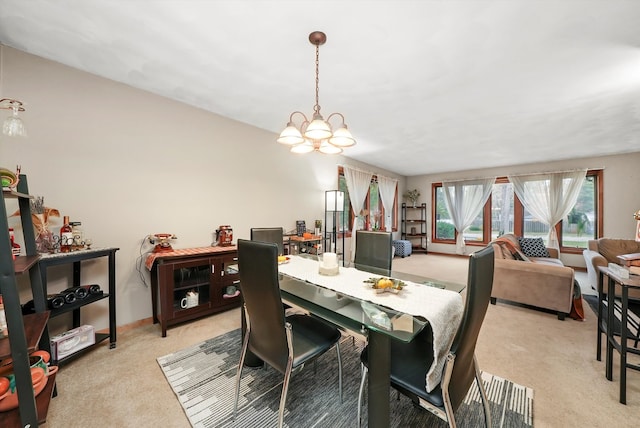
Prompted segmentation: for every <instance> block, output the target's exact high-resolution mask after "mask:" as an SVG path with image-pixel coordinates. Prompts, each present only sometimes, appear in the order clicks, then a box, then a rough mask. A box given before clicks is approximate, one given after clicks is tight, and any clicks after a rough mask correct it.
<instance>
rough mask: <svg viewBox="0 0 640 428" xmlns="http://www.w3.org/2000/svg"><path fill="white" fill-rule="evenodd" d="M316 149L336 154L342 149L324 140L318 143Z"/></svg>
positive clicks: (326, 153) (327, 153)
mask: <svg viewBox="0 0 640 428" xmlns="http://www.w3.org/2000/svg"><path fill="white" fill-rule="evenodd" d="M318 151H319V152H320V153H324V154H325V155H337V154H338V153H342V149H341V148H340V147H337V146H334V145H332V144H329V143H328V142H327V141H326V140H325V141H323V142H322V143H320V147H319V148H318Z"/></svg>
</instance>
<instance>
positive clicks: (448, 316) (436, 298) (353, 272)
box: [279, 256, 464, 392]
mask: <svg viewBox="0 0 640 428" xmlns="http://www.w3.org/2000/svg"><path fill="white" fill-rule="evenodd" d="M279 270H280V272H281V273H283V274H286V275H289V276H291V277H294V278H297V279H300V280H303V281H308V282H310V283H313V284H317V285H320V286H322V287H325V288H328V289H331V290H333V291H335V292H338V293H342V294H346V295H348V296H351V297H355V298H358V299H360V300H365V301H369V302H372V303H375V304H379V305H383V306H386V307H389V308H391V309H394V310H396V311H399V312H404V313H407V314H410V315H415V316H422V317H424V318H425V319H427V320H428V321H429V324H430V325H431V329H432V330H433V355H434V361H433V364H432V366H431V368H430V369H429V372H428V373H427V392H431V391H432V390H433V388H435V387H436V386H437V385H438V384H439V383H440V379H441V377H442V368H443V367H444V362H445V357H446V354H447V352H448V351H449V349H450V348H451V344H452V343H453V339H454V336H455V334H456V332H457V330H458V326H459V325H460V320H461V319H462V312H463V309H464V302H463V301H462V297H461V296H460V294H459V293H456V292H453V291H448V290H442V289H439V288H435V287H430V286H428V285H424V284H418V283H414V282H411V281H404V282H405V283H406V284H407V285H406V286H405V287H404V288H403V289H402V291H401V292H400V293H398V294H393V293H382V294H377V293H376V292H375V291H374V290H373V289H372V288H371V284H368V283H365V282H364V281H365V280H367V279H369V278H372V277H380V275H376V274H372V273H370V272H364V271H359V270H357V269H354V268H344V267H340V274H339V275H336V276H325V275H320V274H319V273H318V262H317V261H316V260H312V259H308V258H303V257H296V256H292V257H290V260H289V263H286V264H282V265H280V267H279Z"/></svg>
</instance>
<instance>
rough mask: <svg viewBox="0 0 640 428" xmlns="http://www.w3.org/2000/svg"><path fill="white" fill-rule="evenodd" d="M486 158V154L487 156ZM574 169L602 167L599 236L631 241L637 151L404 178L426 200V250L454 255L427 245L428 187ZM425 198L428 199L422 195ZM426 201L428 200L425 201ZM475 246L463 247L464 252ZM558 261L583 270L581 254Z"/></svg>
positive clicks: (637, 200)
mask: <svg viewBox="0 0 640 428" xmlns="http://www.w3.org/2000/svg"><path fill="white" fill-rule="evenodd" d="M487 155H488V156H490V154H487ZM576 168H590V169H596V168H604V171H603V184H604V190H603V192H604V213H602V215H603V216H604V225H603V233H602V236H606V237H610V238H623V239H633V236H634V230H635V225H636V223H635V220H633V213H634V212H636V211H637V210H638V209H640V192H638V188H639V187H640V152H636V153H628V154H624V155H616V156H603V157H596V158H582V159H571V160H563V161H556V162H548V163H544V164H529V165H520V166H511V167H502V168H488V169H479V170H473V171H460V172H453V173H447V174H433V175H422V176H414V177H408V178H407V188H409V189H413V188H418V189H419V190H420V193H421V194H422V196H421V200H427V201H429V203H428V210H427V212H428V213H427V219H428V225H429V226H428V230H429V249H430V250H431V251H436V252H442V253H450V254H455V245H451V244H434V243H431V224H432V216H431V209H432V206H431V205H432V204H431V185H432V183H437V182H441V181H443V180H455V179H470V178H483V177H494V176H495V177H500V176H506V175H509V174H523V173H534V172H546V171H561V170H568V169H576ZM426 195H428V196H426ZM425 198H428V199H425ZM477 249H479V247H473V246H467V252H473V251H475V250H477ZM561 259H562V261H563V262H564V263H565V264H566V265H569V266H575V267H585V263H584V258H583V257H582V255H581V254H579V255H575V254H562V255H561Z"/></svg>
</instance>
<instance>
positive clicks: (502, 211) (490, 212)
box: [432, 170, 603, 253]
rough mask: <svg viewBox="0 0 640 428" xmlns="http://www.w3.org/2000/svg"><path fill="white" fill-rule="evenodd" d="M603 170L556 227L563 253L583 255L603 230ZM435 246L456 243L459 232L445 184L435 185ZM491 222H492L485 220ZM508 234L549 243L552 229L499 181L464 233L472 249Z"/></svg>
mask: <svg viewBox="0 0 640 428" xmlns="http://www.w3.org/2000/svg"><path fill="white" fill-rule="evenodd" d="M602 189H603V186H602V170H594V171H587V176H586V177H585V179H584V182H583V184H582V187H581V190H580V196H579V197H578V201H577V202H576V205H575V207H574V208H573V210H572V211H571V212H570V213H569V214H568V215H567V217H566V218H565V219H563V220H562V221H561V222H560V223H559V224H558V225H557V226H556V232H557V233H558V240H559V242H560V251H562V252H566V253H581V252H582V250H583V249H585V248H587V241H589V240H590V239H597V238H598V237H599V236H600V231H601V230H602V199H603V198H602ZM432 198H433V204H432V205H433V212H432V218H433V219H434V221H433V222H432V223H433V224H432V236H433V242H441V243H454V242H455V239H456V236H457V232H456V230H455V228H454V226H453V222H452V221H451V217H450V215H449V213H448V211H447V208H446V204H445V200H444V191H443V189H442V183H434V184H433V185H432ZM489 218H490V219H491V220H490V222H488V221H485V219H489ZM505 233H514V234H516V235H518V236H528V237H538V236H539V237H542V238H543V239H545V240H546V239H547V234H548V233H549V226H547V225H546V224H544V223H542V222H541V221H540V220H539V219H537V218H536V217H535V216H533V215H532V214H531V213H530V212H529V211H528V210H527V209H526V208H525V207H524V206H523V205H522V203H521V202H520V200H519V199H518V197H517V196H516V195H515V193H514V191H513V185H512V184H511V183H509V180H508V179H507V178H506V177H500V178H498V179H496V182H495V184H494V185H493V191H492V193H491V196H490V197H489V200H488V201H487V203H486V205H485V209H484V210H483V212H482V213H481V214H480V215H478V217H477V218H476V219H475V220H474V222H473V224H472V225H471V226H470V227H469V228H468V229H467V230H465V232H464V237H465V242H466V243H467V244H470V245H474V244H475V245H486V244H488V243H489V241H491V240H492V239H495V238H497V237H498V236H500V235H502V234H505Z"/></svg>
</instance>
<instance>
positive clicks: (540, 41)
mask: <svg viewBox="0 0 640 428" xmlns="http://www.w3.org/2000/svg"><path fill="white" fill-rule="evenodd" d="M638 23H640V1H638V0H628V1H621V0H606V1H605V0H593V1H590V0H555V1H545V0H511V1H504V0H466V1H465V0H460V1H454V0H450V1H446V0H440V1H435V0H434V1H402V0H399V1H397V0H396V1H391V0H390V1H366V2H364V1H344V0H343V1H314V2H311V1H306V0H297V1H264V0H263V1H258V0H234V1H215V0H209V1H189V0H181V1H177V0H176V1H169V0H163V1H152V0H146V1H143V0H137V1H124V0H122V1H114V0H110V1H108V0H76V1H69V0H55V1H54V0H49V1H44V0H0V43H2V44H4V45H7V46H11V47H14V48H17V49H20V50H23V51H25V52H28V53H31V54H34V55H38V56H41V57H44V58H48V59H51V60H54V61H57V62H60V63H63V64H66V65H69V66H72V67H75V68H78V69H81V70H85V71H88V72H90V73H94V74H97V75H100V76H103V77H106V78H109V79H113V80H116V81H119V82H123V83H126V84H128V85H131V86H134V87H138V88H141V89H144V90H147V91H150V92H154V93H157V94H160V95H163V96H166V97H169V98H173V99H176V100H179V101H182V102H185V103H187V104H191V105H194V106H197V107H200V108H203V109H206V110H210V111H212V112H215V113H218V114H220V115H222V116H226V117H230V118H233V119H236V120H239V121H241V122H245V123H248V124H252V125H254V126H257V127H259V128H263V129H266V130H269V131H273V132H274V134H277V133H279V132H280V131H281V130H282V128H283V127H284V126H285V124H286V122H287V119H288V116H289V114H290V113H291V111H293V110H302V111H303V112H305V113H306V114H307V115H309V114H310V113H311V112H312V107H313V103H314V56H315V52H314V47H313V46H312V45H311V44H310V43H309V42H308V39H307V37H308V34H309V33H310V32H312V31H314V30H321V31H324V32H325V33H326V34H327V43H326V44H325V45H324V46H322V47H321V48H320V105H321V106H322V112H323V113H324V115H325V117H326V116H327V115H328V114H329V113H332V112H335V111H339V112H341V113H343V114H344V116H345V118H346V121H347V124H348V125H349V129H350V130H351V131H352V133H353V135H354V137H355V138H356V139H357V140H358V145H357V146H355V147H353V148H350V149H347V150H346V151H345V155H346V156H349V157H352V158H354V159H357V160H360V161H363V162H366V163H369V164H372V165H375V166H379V167H381V168H386V169H389V170H392V171H395V172H397V173H400V174H402V175H408V176H411V175H418V174H428V173H436V172H446V171H457V170H466V169H474V168H484V167H492V166H505V165H516V164H523V163H531V162H542V161H546V160H557V159H569V158H577V157H588V156H598V155H606V154H616V153H626V152H634V151H640V29H639V27H638ZM275 137H276V136H275V135H274V143H273V144H274V150H286V148H285V147H282V146H280V145H278V144H277V143H276V142H275ZM292 156H293V155H292ZM306 156H321V155H319V154H311V155H306Z"/></svg>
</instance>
